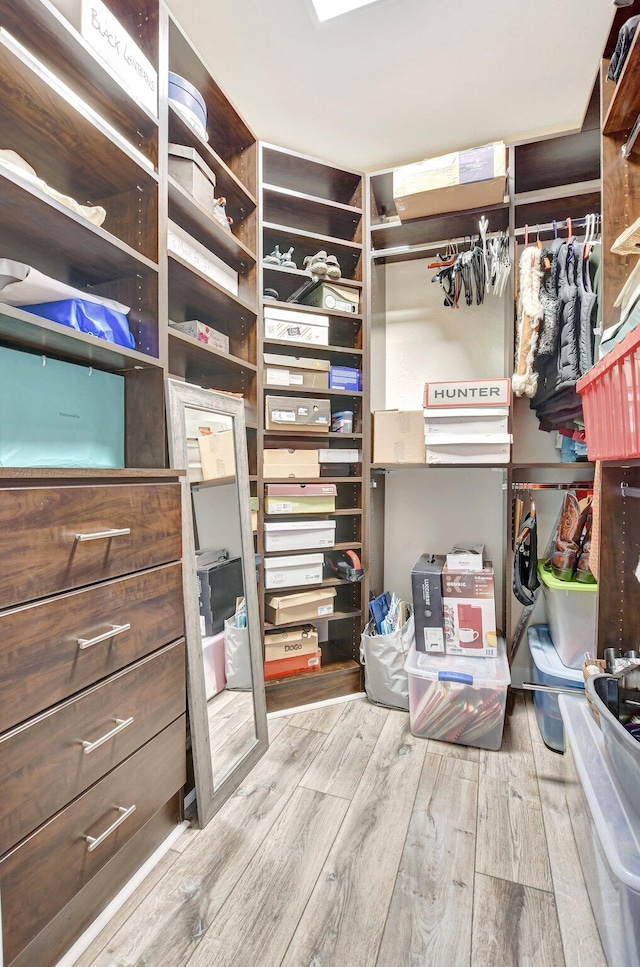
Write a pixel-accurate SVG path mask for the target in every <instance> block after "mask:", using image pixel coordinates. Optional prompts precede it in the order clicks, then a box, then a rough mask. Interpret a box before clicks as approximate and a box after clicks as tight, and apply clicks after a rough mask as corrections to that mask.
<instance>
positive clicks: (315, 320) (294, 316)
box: [264, 306, 329, 329]
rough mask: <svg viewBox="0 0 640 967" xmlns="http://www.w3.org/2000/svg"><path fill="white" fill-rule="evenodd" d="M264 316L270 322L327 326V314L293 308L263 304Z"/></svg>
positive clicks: (324, 327) (325, 327) (326, 327)
mask: <svg viewBox="0 0 640 967" xmlns="http://www.w3.org/2000/svg"><path fill="white" fill-rule="evenodd" d="M264 318H265V320H269V321H270V322H284V323H286V324H287V325H288V324H289V323H292V322H295V323H297V324H298V325H302V326H320V327H321V328H322V329H328V328H329V316H325V315H321V314H317V313H315V312H296V310H295V309H281V308H280V306H265V307H264Z"/></svg>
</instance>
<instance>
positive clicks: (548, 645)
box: [528, 625, 584, 688]
mask: <svg viewBox="0 0 640 967" xmlns="http://www.w3.org/2000/svg"><path fill="white" fill-rule="evenodd" d="M528 638H529V651H530V652H531V657H532V658H533V661H534V664H535V666H536V668H537V669H538V671H539V672H542V674H543V675H547V676H549V677H550V678H557V679H558V682H559V683H562V684H563V685H568V686H569V687H571V686H573V685H575V687H576V688H584V675H583V674H582V669H580V668H567V666H566V665H565V664H564V662H562V661H561V659H560V655H559V654H558V652H557V651H556V648H555V645H554V644H553V641H552V640H551V635H550V634H549V626H548V625H533V626H532V627H531V628H529V632H528Z"/></svg>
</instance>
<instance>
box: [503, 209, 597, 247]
mask: <svg viewBox="0 0 640 967" xmlns="http://www.w3.org/2000/svg"><path fill="white" fill-rule="evenodd" d="M594 214H595V215H598V214H599V213H598V212H594ZM586 224H587V216H586V215H584V216H583V217H582V218H572V219H571V225H572V227H573V228H585V227H586ZM566 228H568V226H567V219H563V220H562V221H560V220H556V223H555V226H554V224H553V222H546V223H545V224H544V225H537V224H536V223H535V222H530V224H529V229H528V231H529V235H530V236H533V239H534V241H535V238H536V236H537V234H538V232H540V233H542V232H545V233H546V232H553V231H554V229H557V230H558V231H559V232H560V231H562V230H563V229H566ZM526 231H527V229H526V228H524V227H523V228H516V229H515V230H514V232H513V234H514V235H515V236H516V238H519V237H520V236H522V235H524V234H525V233H526Z"/></svg>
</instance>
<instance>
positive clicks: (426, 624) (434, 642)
mask: <svg viewBox="0 0 640 967" xmlns="http://www.w3.org/2000/svg"><path fill="white" fill-rule="evenodd" d="M445 563H446V562H445V557H444V555H442V554H423V555H422V557H421V558H420V559H419V560H418V561H416V563H415V564H414V566H413V569H412V571H411V591H412V595H413V613H414V616H415V617H414V620H415V626H416V649H417V651H424V652H429V653H432V654H437V655H443V654H444V651H445V641H444V612H443V606H442V584H441V579H442V570H443V568H444V566H445Z"/></svg>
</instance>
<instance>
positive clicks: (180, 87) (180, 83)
mask: <svg viewBox="0 0 640 967" xmlns="http://www.w3.org/2000/svg"><path fill="white" fill-rule="evenodd" d="M168 96H169V100H171V101H175V102H176V104H178V105H180V106H181V107H184V108H186V110H187V111H188V112H189V113H190V114H192V115H193V117H194V119H196V120H197V122H198V125H199V126H200V127H201V128H202V131H203V136H204V134H206V129H207V104H206V101H205V99H204V97H203V96H202V94H201V92H200V91H199V90H198V88H197V87H194V85H193V84H192V83H191V82H190V81H188V80H187V79H186V77H182V76H181V75H180V74H176V73H174V72H173V71H169V90H168Z"/></svg>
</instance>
